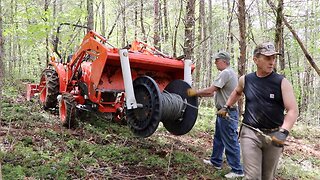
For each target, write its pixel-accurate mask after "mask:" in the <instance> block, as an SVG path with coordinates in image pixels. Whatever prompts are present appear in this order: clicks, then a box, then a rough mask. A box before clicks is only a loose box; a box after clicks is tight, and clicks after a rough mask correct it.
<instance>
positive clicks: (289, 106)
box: [281, 78, 299, 131]
mask: <svg viewBox="0 0 320 180" xmlns="http://www.w3.org/2000/svg"><path fill="white" fill-rule="evenodd" d="M281 91H282V99H283V103H284V107H285V108H286V111H287V114H286V115H285V117H284V121H283V124H282V127H281V128H283V129H286V130H288V131H290V130H291V128H292V126H293V124H294V123H295V122H296V120H297V118H298V115H299V110H298V105H297V102H296V98H295V96H294V92H293V88H292V85H291V84H290V82H289V81H288V80H287V79H286V78H284V79H283V80H282V82H281Z"/></svg>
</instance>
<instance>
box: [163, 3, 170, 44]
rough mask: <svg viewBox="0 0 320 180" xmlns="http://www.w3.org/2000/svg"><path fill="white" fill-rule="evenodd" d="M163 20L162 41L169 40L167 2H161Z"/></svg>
mask: <svg viewBox="0 0 320 180" xmlns="http://www.w3.org/2000/svg"><path fill="white" fill-rule="evenodd" d="M163 19H164V40H165V41H166V42H167V41H168V40H169V26H168V4H167V0H163Z"/></svg>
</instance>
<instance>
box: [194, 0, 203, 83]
mask: <svg viewBox="0 0 320 180" xmlns="http://www.w3.org/2000/svg"><path fill="white" fill-rule="evenodd" d="M203 6H204V1H203V0H200V5H199V19H198V22H199V26H198V37H197V41H198V42H197V43H198V44H200V43H201V41H202V40H203V36H204V35H203V25H204V24H203V18H204V7H203ZM197 49H198V50H197V53H196V59H195V64H196V77H195V83H194V86H195V87H196V88H197V89H200V88H201V87H203V84H205V83H204V82H203V79H202V78H201V77H203V76H204V75H203V74H204V73H205V70H204V69H203V68H202V65H203V64H204V63H205V61H204V60H203V59H204V58H203V55H204V53H202V46H199V47H198V48H197Z"/></svg>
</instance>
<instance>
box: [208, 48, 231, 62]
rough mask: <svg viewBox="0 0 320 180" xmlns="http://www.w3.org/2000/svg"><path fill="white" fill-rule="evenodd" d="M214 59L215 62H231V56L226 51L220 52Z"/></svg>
mask: <svg viewBox="0 0 320 180" xmlns="http://www.w3.org/2000/svg"><path fill="white" fill-rule="evenodd" d="M212 58H213V59H214V60H216V59H224V60H226V61H228V62H229V61H230V55H229V53H227V52H225V51H221V52H218V53H217V54H215V55H214V56H212Z"/></svg>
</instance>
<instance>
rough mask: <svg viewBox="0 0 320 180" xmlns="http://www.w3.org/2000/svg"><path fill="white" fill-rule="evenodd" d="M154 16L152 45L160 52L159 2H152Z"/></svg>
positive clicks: (155, 0) (157, 0)
mask: <svg viewBox="0 0 320 180" xmlns="http://www.w3.org/2000/svg"><path fill="white" fill-rule="evenodd" d="M153 5H154V16H153V21H154V25H153V45H154V47H155V48H156V49H159V50H160V44H159V42H160V35H159V30H160V28H159V27H160V15H159V0H154V3H153Z"/></svg>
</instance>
